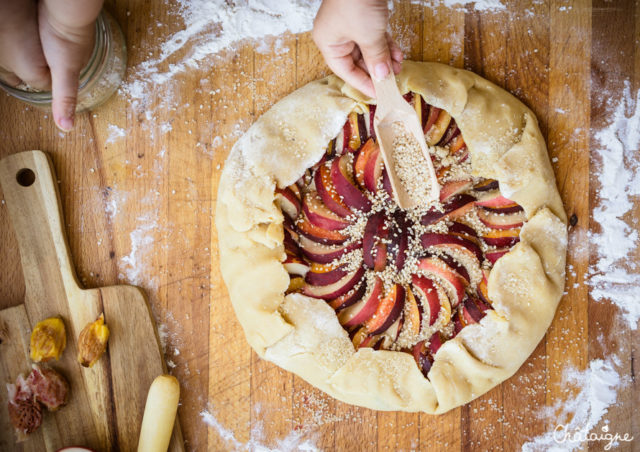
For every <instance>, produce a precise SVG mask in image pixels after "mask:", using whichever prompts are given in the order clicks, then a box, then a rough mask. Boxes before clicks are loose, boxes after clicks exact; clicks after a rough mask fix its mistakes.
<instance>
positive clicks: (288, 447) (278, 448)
mask: <svg viewBox="0 0 640 452" xmlns="http://www.w3.org/2000/svg"><path fill="white" fill-rule="evenodd" d="M200 417H202V420H203V421H204V423H205V424H207V425H208V426H210V427H212V428H213V429H215V431H216V432H217V433H218V435H220V438H222V439H223V440H224V441H225V442H226V443H227V445H230V446H232V447H233V450H247V451H251V452H290V451H291V452H292V451H304V452H315V451H318V450H319V449H318V448H317V447H316V446H315V445H314V444H313V442H312V441H311V439H309V438H304V436H305V435H304V433H303V432H297V431H292V432H291V433H289V434H288V435H287V436H286V437H285V438H283V439H281V440H279V441H278V442H277V444H276V445H275V446H267V445H265V444H263V443H262V441H263V440H264V433H263V432H262V427H261V425H260V424H259V423H258V425H257V426H254V427H253V428H252V429H251V437H250V439H249V441H248V442H246V443H241V442H240V441H238V439H237V438H236V436H235V434H234V433H233V432H232V431H231V430H229V429H227V428H225V427H224V426H223V425H222V424H221V423H220V422H219V421H218V419H216V417H215V416H214V415H213V414H212V413H211V411H209V410H203V411H201V412H200Z"/></svg>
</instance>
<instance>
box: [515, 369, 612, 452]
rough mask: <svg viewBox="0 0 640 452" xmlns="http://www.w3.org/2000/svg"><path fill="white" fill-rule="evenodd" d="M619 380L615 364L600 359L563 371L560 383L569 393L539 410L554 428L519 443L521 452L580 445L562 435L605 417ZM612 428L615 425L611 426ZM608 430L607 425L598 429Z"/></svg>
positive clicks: (592, 425)
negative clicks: (521, 444) (581, 366)
mask: <svg viewBox="0 0 640 452" xmlns="http://www.w3.org/2000/svg"><path fill="white" fill-rule="evenodd" d="M621 384H622V380H621V378H620V376H619V375H618V372H616V370H615V364H614V363H613V362H611V361H603V360H601V359H596V360H593V361H591V362H590V363H589V368H588V369H586V370H584V371H579V370H576V369H573V368H570V369H568V370H566V371H565V374H564V379H563V386H565V387H567V388H568V390H567V392H568V393H569V394H570V395H569V396H568V397H567V400H559V401H557V402H556V403H555V404H554V405H553V406H551V407H546V408H545V409H544V410H543V411H542V413H541V414H542V417H544V418H546V419H549V420H550V421H552V422H553V423H555V426H554V429H552V430H551V431H549V432H547V433H545V434H543V435H540V436H538V437H536V438H534V439H533V440H531V441H529V442H527V443H525V444H523V446H522V450H523V452H537V451H560V450H562V451H573V450H576V449H579V448H580V446H581V445H582V444H583V443H582V442H580V441H572V439H573V436H571V437H570V438H566V437H565V433H569V434H571V435H573V434H575V433H576V432H583V433H584V434H587V433H589V432H591V431H592V430H593V429H594V428H595V427H596V426H597V425H598V424H599V423H600V421H601V420H602V419H603V418H604V417H605V415H606V414H607V412H608V410H609V407H610V406H611V405H613V404H614V403H615V402H616V398H617V394H616V392H617V389H618V387H619V386H620V385H621ZM614 427H615V426H614ZM602 429H603V432H606V431H608V426H607V424H606V423H605V427H603V428H602Z"/></svg>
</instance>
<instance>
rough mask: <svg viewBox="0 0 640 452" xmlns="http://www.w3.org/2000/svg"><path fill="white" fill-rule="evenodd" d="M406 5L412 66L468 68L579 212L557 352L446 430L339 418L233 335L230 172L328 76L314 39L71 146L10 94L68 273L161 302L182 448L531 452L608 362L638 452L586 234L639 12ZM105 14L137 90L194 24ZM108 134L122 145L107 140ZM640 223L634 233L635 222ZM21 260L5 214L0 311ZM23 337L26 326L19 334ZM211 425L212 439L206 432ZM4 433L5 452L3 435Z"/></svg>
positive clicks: (170, 91)
mask: <svg viewBox="0 0 640 452" xmlns="http://www.w3.org/2000/svg"><path fill="white" fill-rule="evenodd" d="M393 3H394V11H393V14H392V16H391V29H392V31H393V33H394V35H395V36H396V37H397V39H398V41H399V42H400V44H401V46H402V48H403V50H404V52H405V55H406V56H407V57H411V58H412V59H416V60H428V61H440V62H444V63H448V64H452V65H454V66H456V67H464V68H467V69H471V70H473V71H475V72H477V73H479V74H480V75H482V76H484V77H486V78H488V79H489V80H491V81H494V82H495V83H497V84H498V85H500V86H502V87H504V88H506V89H508V90H509V91H511V92H512V93H513V94H514V95H516V96H517V97H518V98H520V99H521V100H523V101H524V102H525V103H526V104H527V105H528V106H529V107H531V108H532V109H533V111H534V112H535V113H536V115H537V116H538V119H539V122H540V125H541V129H542V131H543V134H544V136H545V138H546V140H547V143H548V148H549V154H550V157H552V158H554V160H556V161H554V164H553V167H554V170H555V172H556V178H557V184H558V188H559V190H560V192H561V195H562V198H563V201H564V203H565V208H566V210H567V213H568V215H569V216H571V215H573V214H575V216H576V219H577V222H576V224H575V226H572V228H571V229H570V244H571V247H572V250H571V251H570V253H569V256H568V265H569V266H570V267H568V268H569V271H568V277H567V289H566V292H567V293H566V296H565V297H564V298H563V300H562V301H561V303H560V306H559V309H558V312H557V314H556V317H555V319H554V322H553V324H552V325H551V327H550V329H549V332H548V333H547V335H546V337H545V339H544V340H543V342H542V343H541V344H540V345H539V346H538V348H537V349H536V351H535V352H534V353H533V355H532V356H531V358H530V359H529V360H528V361H527V363H525V365H524V366H523V368H522V369H521V370H520V371H519V372H518V373H517V374H516V375H515V376H514V377H513V378H511V379H510V380H508V381H507V382H505V383H504V384H502V385H500V386H499V387H497V388H495V389H493V390H492V391H490V392H489V393H488V394H486V395H484V396H483V397H480V398H479V399H478V400H476V401H474V402H472V403H471V404H469V405H468V406H466V407H463V408H458V409H456V410H452V411H451V412H449V413H446V414H444V415H442V416H437V417H434V416H428V415H420V414H412V413H384V412H374V411H371V410H367V409H361V408H356V407H351V406H348V405H345V404H343V403H340V402H337V401H335V400H333V399H332V398H330V397H328V396H326V395H325V394H323V393H322V392H320V391H318V390H316V389H314V388H312V387H310V386H309V385H308V384H307V383H305V382H304V381H302V380H301V379H299V378H297V377H295V376H292V375H291V374H288V373H286V372H283V371H282V370H280V369H278V368H277V367H276V366H273V365H272V364H270V363H267V362H264V361H262V360H260V359H259V358H257V356H256V355H255V354H254V353H253V352H251V350H250V349H249V347H248V346H247V344H246V342H245V340H244V336H243V333H242V330H241V328H240V326H239V324H238V323H237V321H236V320H235V315H234V313H233V308H232V307H231V305H230V303H229V300H228V295H227V292H226V289H225V288H224V285H223V283H222V279H221V275H220V272H219V267H218V256H217V248H216V247H217V236H216V231H215V227H214V215H215V212H214V207H215V201H216V196H217V188H218V182H219V177H220V170H221V166H222V165H223V164H224V160H225V158H226V156H227V154H228V152H229V149H230V148H231V146H232V145H233V143H234V142H235V140H236V139H237V138H238V136H239V135H240V134H241V133H242V132H243V131H245V130H246V129H247V128H248V127H249V126H250V125H251V124H252V123H253V122H254V121H255V119H256V118H257V117H258V116H259V115H260V114H261V113H262V112H264V111H266V109H268V108H269V107H270V106H271V105H272V104H273V103H274V102H276V101H277V100H278V99H280V98H281V97H283V96H284V95H286V94H287V93H289V92H291V91H292V90H294V89H295V88H297V87H300V86H302V85H303V84H305V83H307V82H309V81H311V80H314V79H316V78H319V77H322V76H324V75H326V74H327V73H329V71H328V68H327V67H326V65H325V64H324V61H323V60H322V57H321V55H320V54H319V52H318V51H317V49H316V48H315V45H314V44H313V42H312V40H311V37H310V34H309V33H304V34H301V35H298V36H284V37H282V42H281V45H280V46H279V47H278V48H276V46H272V48H271V49H267V51H266V52H265V51H264V50H261V52H257V51H256V50H255V45H254V44H253V43H243V44H242V45H240V46H238V47H237V48H236V49H230V50H229V51H228V52H226V53H224V54H222V55H219V56H217V57H212V58H210V59H207V60H205V61H204V62H203V63H202V64H201V68H200V69H191V70H189V71H187V72H186V73H183V74H181V75H179V76H177V77H175V78H174V79H173V80H172V81H171V83H170V85H163V86H158V87H155V88H154V87H150V89H149V92H148V93H147V94H148V95H147V96H146V97H145V99H144V102H143V103H142V104H141V105H138V106H134V105H132V104H131V103H130V101H129V100H128V99H127V98H126V96H124V95H122V94H120V95H118V96H115V97H113V98H112V99H110V100H109V101H108V102H107V103H106V104H105V105H103V106H102V107H100V108H98V109H96V110H95V111H94V112H92V113H87V114H82V115H80V116H79V117H78V125H77V128H76V130H75V131H74V132H72V133H70V134H66V135H64V134H60V133H59V132H58V131H57V130H56V129H55V127H54V126H53V124H52V121H51V117H50V114H47V113H44V112H41V111H37V110H34V109H33V108H31V107H28V106H25V105H24V104H21V103H19V102H17V101H16V100H14V99H12V98H10V97H8V96H5V95H3V94H2V95H0V118H2V125H0V157H3V156H6V155H9V154H12V153H14V152H16V151H18V150H25V149H44V150H46V151H47V152H49V153H50V155H51V157H52V160H53V166H54V168H55V170H56V173H57V178H58V180H59V185H58V188H59V190H60V194H61V203H62V209H63V211H64V213H65V223H64V224H63V225H62V229H64V230H65V232H66V233H67V235H68V237H69V248H70V251H71V258H70V264H69V265H70V267H71V268H74V269H76V270H77V273H78V277H79V280H80V282H81V283H82V284H83V285H84V286H86V287H89V288H95V287H103V286H110V285H114V284H119V283H130V284H134V285H138V286H141V287H142V288H143V289H144V290H145V291H146V292H147V293H148V295H149V302H150V304H151V308H152V311H153V315H154V318H155V320H156V321H157V322H158V323H159V324H160V326H161V331H162V332H163V342H164V343H165V356H166V359H167V362H168V363H170V365H171V366H173V367H172V368H170V369H169V370H170V371H171V372H172V373H173V374H174V375H176V376H177V377H178V378H179V380H180V382H181V390H182V392H181V397H182V403H181V406H180V408H179V416H180V422H181V426H182V429H183V431H184V436H185V441H186V448H187V449H188V450H206V449H208V450H215V451H222V450H243V449H252V448H256V447H258V445H266V446H269V447H284V446H283V445H284V444H285V442H284V440H285V439H286V440H287V442H286V443H287V444H297V445H299V444H302V443H304V441H309V443H310V444H314V445H315V446H317V447H318V448H320V449H321V450H337V451H349V450H353V451H361V450H429V451H431V450H440V451H451V450H465V451H467V450H519V449H520V448H521V446H522V444H523V443H524V442H526V441H528V440H529V439H531V438H533V437H535V436H537V435H540V434H543V433H545V432H548V431H551V430H552V429H553V428H554V427H555V425H556V422H554V420H553V419H550V418H544V417H543V418H538V417H537V416H536V414H537V413H539V411H540V410H541V409H543V408H544V407H545V406H552V405H554V404H555V403H561V402H562V401H564V400H566V399H567V397H569V396H571V395H572V394H567V393H566V385H565V384H564V383H563V376H564V374H565V371H566V369H567V368H569V367H574V368H577V369H584V368H586V367H587V366H588V363H589V361H590V360H592V359H594V358H606V357H608V356H610V355H611V354H612V353H614V352H615V353H616V354H617V355H618V356H619V358H620V360H621V369H624V375H625V376H627V378H629V383H628V384H627V385H626V386H625V387H624V388H622V389H621V390H620V392H619V395H618V406H616V407H612V408H611V409H610V411H609V413H608V414H607V416H606V419H607V420H608V421H609V423H610V425H611V426H612V427H613V426H615V429H616V430H617V431H619V432H621V433H623V432H629V433H630V434H632V435H634V436H636V437H637V438H640V419H639V418H638V416H637V414H636V413H635V410H634V409H633V408H634V407H635V406H638V405H640V391H638V383H637V379H635V378H633V379H632V378H631V376H633V375H635V373H636V371H637V370H638V369H637V356H638V355H637V354H638V349H639V345H640V343H639V337H638V332H637V331H635V332H630V331H629V330H628V328H626V326H625V324H624V323H622V322H621V321H620V320H619V316H618V315H617V314H616V311H615V310H614V309H613V307H612V306H611V305H610V304H608V303H604V302H595V301H594V300H590V299H589V291H588V286H586V285H585V280H584V274H585V272H586V270H587V269H588V266H589V265H590V264H593V262H594V255H593V252H594V250H593V249H589V245H588V237H587V234H588V233H589V231H597V230H598V226H597V225H596V224H594V223H593V221H592V219H591V218H590V212H591V211H592V209H593V207H594V206H595V205H596V204H597V202H598V197H597V193H598V188H597V183H596V182H597V178H596V175H595V173H594V171H595V168H596V166H595V164H594V162H593V161H591V158H590V154H592V153H593V149H595V146H597V143H596V142H595V140H594V132H593V131H594V130H597V129H599V128H601V127H603V126H605V125H606V124H607V121H608V119H609V118H608V116H607V112H608V111H610V110H609V109H607V101H608V98H609V97H611V95H612V94H616V95H617V94H618V92H620V91H621V90H623V89H624V86H625V83H624V82H625V80H628V83H629V90H630V92H631V94H632V96H635V93H636V92H637V90H638V89H639V88H640V5H639V2H638V1H637V0H636V1H631V0H620V1H616V2H608V1H599V0H597V1H596V0H594V1H593V2H589V1H584V0H544V1H536V2H529V1H524V0H520V1H515V2H506V1H503V3H504V5H505V7H504V8H501V9H497V10H483V9H482V8H480V7H479V6H478V5H474V4H472V3H468V4H467V5H466V6H461V7H455V8H451V7H447V6H445V5H443V4H442V2H432V1H423V2H417V1H415V0H395V1H394V2H393ZM434 5H435V6H434ZM107 7H108V8H109V10H110V11H111V12H112V13H114V16H115V17H116V18H117V20H118V21H119V23H120V24H121V25H122V27H123V30H124V31H125V35H126V38H127V43H128V49H129V52H128V55H129V70H128V74H127V77H128V80H131V79H132V78H134V77H135V75H136V69H135V68H136V66H137V65H138V64H140V63H141V62H143V61H145V60H146V59H148V58H149V57H150V56H153V55H157V54H158V53H159V52H160V48H159V47H160V46H159V44H160V43H161V42H162V39H163V38H164V37H167V36H169V34H170V33H172V32H174V31H177V30H179V29H180V26H181V23H180V20H179V19H177V18H176V16H175V14H174V13H175V11H176V8H175V5H174V4H173V3H169V4H167V3H162V2H151V3H149V2H138V1H133V0H122V1H118V2H114V1H107ZM128 13H129V14H128ZM159 23H161V24H163V25H162V26H158V24H159ZM267 47H269V46H267ZM179 56H180V55H178V57H179ZM171 62H175V61H167V62H165V63H166V64H169V63H171ZM166 64H165V66H162V67H161V68H160V69H161V70H162V69H166ZM110 125H111V126H117V127H120V128H122V130H124V131H125V132H126V136H125V137H123V138H121V139H115V140H113V139H110V136H111V129H110V128H109V126H110ZM168 129H170V130H168ZM167 130H168V131H167ZM637 152H640V151H637ZM633 217H634V218H636V219H638V218H640V206H638V205H637V206H636V210H635V211H634V214H633ZM638 259H640V256H638ZM19 261H20V253H19V251H18V243H17V239H16V236H15V234H14V232H13V228H12V227H11V226H10V220H9V215H8V212H7V208H6V205H5V204H4V203H3V204H0V282H1V284H0V308H8V307H12V306H19V305H20V303H22V301H23V300H24V298H25V296H27V294H26V286H25V282H24V278H23V275H22V272H21V270H20V265H18V263H19ZM20 309H22V308H19V307H18V308H14V310H11V311H6V310H5V311H1V314H0V321H1V320H2V319H4V317H3V316H6V315H11V319H12V320H11V321H10V322H8V323H7V322H5V324H10V325H11V328H10V329H11V331H19V330H20V328H22V329H23V330H24V329H25V328H26V327H25V326H24V325H25V323H24V322H25V320H24V318H23V317H21V315H22V314H20V312H21V311H20ZM9 313H10V314H9ZM25 315H26V314H25ZM20 319H22V320H20ZM26 320H27V321H31V320H33V319H30V317H28V318H27V319H26ZM13 322H17V323H16V324H15V325H23V326H22V327H19V326H16V327H15V328H14V323H13ZM0 325H2V323H1V322H0ZM12 328H13V329H12ZM16 329H17V330H16ZM0 331H4V330H1V329H0ZM2 334H3V333H1V332H0V337H2V336H1V335H2ZM11 334H12V335H13V334H19V333H15V332H11ZM2 347H3V345H2V344H0V354H2V353H4V352H2ZM0 362H1V363H3V362H4V360H3V359H0ZM2 365H4V366H6V364H2ZM0 401H4V399H2V397H0ZM68 408H69V407H68ZM204 410H206V413H204V414H205V419H206V420H208V421H209V423H210V424H212V425H208V424H207V423H205V422H204V421H203V417H202V416H201V413H203V411H204ZM207 415H212V416H213V417H206V416H207ZM0 419H1V417H0ZM212 419H213V420H212ZM0 428H2V429H3V430H2V431H0V438H1V440H0V441H2V440H4V438H5V437H6V435H4V432H5V431H6V430H5V429H6V426H4V425H3V424H0ZM5 444H6V443H2V442H0V448H1V449H3V450H5V449H7V446H5ZM602 447H603V444H600V443H593V444H590V445H585V446H584V447H583V449H584V450H587V449H591V450H601V449H602ZM634 447H635V448H636V449H637V442H636V444H629V443H621V445H620V447H619V450H625V451H626V450H634V449H633V448H634Z"/></svg>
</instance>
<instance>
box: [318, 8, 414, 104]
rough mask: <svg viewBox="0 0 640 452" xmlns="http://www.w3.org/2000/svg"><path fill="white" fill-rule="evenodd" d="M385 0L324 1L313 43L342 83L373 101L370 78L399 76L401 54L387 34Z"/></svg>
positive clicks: (319, 12) (387, 11)
mask: <svg viewBox="0 0 640 452" xmlns="http://www.w3.org/2000/svg"><path fill="white" fill-rule="evenodd" d="M388 23H389V10H388V8H387V1H386V0H346V1H345V0H324V1H323V2H322V5H321V6H320V9H319V10H318V14H317V15H316V19H315V22H314V26H313V40H314V41H315V43H316V45H317V46H318V48H319V49H320V52H322V55H323V56H324V58H325V60H326V62H327V64H328V65H329V67H330V68H331V69H332V70H333V72H335V73H336V75H338V76H339V77H341V78H342V79H343V80H344V81H346V82H347V83H349V84H350V85H352V86H353V87H354V88H356V89H358V90H360V91H361V92H362V93H364V94H366V95H367V96H370V97H375V90H374V88H373V83H372V82H371V76H374V77H376V79H378V80H382V79H384V78H386V77H387V76H388V75H389V73H390V72H391V70H393V71H394V72H395V73H396V74H397V73H399V72H400V68H401V63H402V59H403V55H402V51H401V50H400V48H399V47H398V45H397V44H396V43H395V41H394V40H393V39H392V38H391V36H390V35H389V33H388V32H387V26H388Z"/></svg>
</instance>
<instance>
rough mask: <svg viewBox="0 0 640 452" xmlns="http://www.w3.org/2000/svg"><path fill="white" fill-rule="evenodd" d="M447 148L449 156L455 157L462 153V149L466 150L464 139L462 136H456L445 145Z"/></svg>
mask: <svg viewBox="0 0 640 452" xmlns="http://www.w3.org/2000/svg"><path fill="white" fill-rule="evenodd" d="M447 147H448V148H449V153H450V154H451V155H455V154H457V153H459V152H462V150H463V149H466V144H465V142H464V138H462V134H458V135H457V136H455V137H453V139H452V140H451V141H450V142H449V143H448V144H447Z"/></svg>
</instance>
